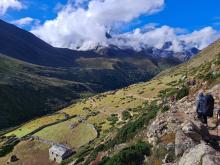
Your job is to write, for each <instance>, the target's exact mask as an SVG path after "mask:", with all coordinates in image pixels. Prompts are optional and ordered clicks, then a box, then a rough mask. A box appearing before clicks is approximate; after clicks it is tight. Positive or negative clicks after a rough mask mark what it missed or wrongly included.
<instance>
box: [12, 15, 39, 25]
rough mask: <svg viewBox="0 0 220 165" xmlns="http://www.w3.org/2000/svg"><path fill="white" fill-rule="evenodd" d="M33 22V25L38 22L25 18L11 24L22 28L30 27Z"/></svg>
mask: <svg viewBox="0 0 220 165" xmlns="http://www.w3.org/2000/svg"><path fill="white" fill-rule="evenodd" d="M33 22H34V24H36V23H37V22H39V20H36V19H33V18H31V17H25V18H21V19H19V20H15V21H12V22H11V23H12V24H15V25H18V26H21V27H23V26H26V25H30V24H31V23H33Z"/></svg>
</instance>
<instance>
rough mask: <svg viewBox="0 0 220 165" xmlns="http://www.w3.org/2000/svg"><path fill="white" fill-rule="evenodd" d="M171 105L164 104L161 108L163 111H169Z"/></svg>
mask: <svg viewBox="0 0 220 165" xmlns="http://www.w3.org/2000/svg"><path fill="white" fill-rule="evenodd" d="M169 109H170V107H169V106H164V107H163V108H162V109H161V112H162V113H164V112H167V111H169Z"/></svg>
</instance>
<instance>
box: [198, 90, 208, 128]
mask: <svg viewBox="0 0 220 165" xmlns="http://www.w3.org/2000/svg"><path fill="white" fill-rule="evenodd" d="M196 112H197V117H198V119H200V120H201V121H202V123H204V124H207V116H206V115H205V95H204V94H203V92H201V93H200V94H199V96H198V99H197V106H196Z"/></svg>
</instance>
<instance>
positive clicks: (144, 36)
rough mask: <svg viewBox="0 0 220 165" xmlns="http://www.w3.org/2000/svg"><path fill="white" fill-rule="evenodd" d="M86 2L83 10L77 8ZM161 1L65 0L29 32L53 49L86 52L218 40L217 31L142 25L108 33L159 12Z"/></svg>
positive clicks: (193, 44)
mask: <svg viewBox="0 0 220 165" xmlns="http://www.w3.org/2000/svg"><path fill="white" fill-rule="evenodd" d="M83 3H87V7H85V6H80V5H81V4H83ZM163 6H164V0H138V2H137V1H134V0H120V1H119V0H91V1H89V0H77V1H73V0H69V3H68V4H67V5H66V6H63V7H62V8H61V10H60V11H59V13H58V15H57V17H56V18H55V19H53V20H48V21H46V22H45V23H44V24H43V25H41V26H37V27H35V28H34V29H33V30H32V31H31V32H32V33H34V34H35V35H37V36H38V37H40V38H41V39H43V40H45V41H47V42H48V43H50V44H52V45H53V46H57V47H66V48H71V49H77V48H79V47H80V49H82V50H85V49H90V48H93V47H94V46H96V45H97V44H101V45H108V44H115V45H117V46H120V47H132V48H134V49H136V50H140V49H141V48H142V47H146V46H152V47H156V48H162V47H163V46H164V44H165V43H166V42H169V41H171V42H172V46H171V47H170V48H169V49H170V50H173V51H176V52H179V51H182V50H183V49H185V48H187V47H188V48H190V47H196V48H198V49H203V48H204V47H206V46H207V45H209V44H210V43H212V42H213V41H215V40H216V39H218V38H219V37H220V32H219V31H216V30H214V29H213V28H211V27H206V28H203V29H200V30H198V31H194V32H192V33H189V32H187V30H186V29H182V28H172V27H169V26H161V27H158V24H156V23H150V24H146V26H144V27H143V28H142V29H136V30H134V31H133V32H129V33H124V34H112V38H111V39H107V38H106V32H108V31H109V30H110V29H115V28H116V29H117V28H118V27H119V28H120V26H121V25H124V24H129V23H131V22H132V21H133V20H134V19H135V18H138V17H140V16H141V15H143V14H144V15H149V14H153V13H155V12H158V11H160V10H161V9H163Z"/></svg>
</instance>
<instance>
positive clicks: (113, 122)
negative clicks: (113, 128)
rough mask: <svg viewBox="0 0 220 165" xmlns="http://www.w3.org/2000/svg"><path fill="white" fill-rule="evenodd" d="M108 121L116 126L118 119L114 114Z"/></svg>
mask: <svg viewBox="0 0 220 165" xmlns="http://www.w3.org/2000/svg"><path fill="white" fill-rule="evenodd" d="M107 120H108V121H110V124H111V125H114V124H115V123H116V122H117V121H118V117H117V116H116V115H115V114H112V115H111V116H110V117H108V118H107Z"/></svg>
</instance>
